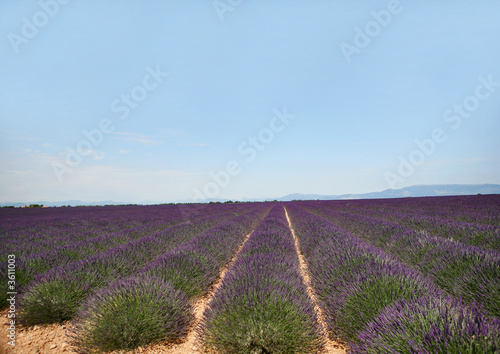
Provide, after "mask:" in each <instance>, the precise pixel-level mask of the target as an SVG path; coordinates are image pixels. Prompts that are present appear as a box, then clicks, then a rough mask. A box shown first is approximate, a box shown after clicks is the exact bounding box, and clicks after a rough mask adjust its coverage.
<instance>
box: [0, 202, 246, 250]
mask: <svg viewBox="0 0 500 354" xmlns="http://www.w3.org/2000/svg"><path fill="white" fill-rule="evenodd" d="M230 207H231V206H228V205H214V206H210V208H204V210H203V211H204V215H207V214H209V213H217V212H221V211H224V210H226V211H227V210H230V211H233V209H234V208H242V207H244V206H243V205H239V206H234V207H231V208H230ZM5 210H7V211H8V212H9V213H10V214H11V215H10V217H8V215H6V214H5ZM42 211H43V212H42V213H35V214H34V215H29V214H30V210H22V209H14V210H12V209H0V217H1V218H2V223H1V224H0V240H1V241H2V243H3V244H4V245H5V248H4V249H2V250H0V259H3V257H4V256H5V252H10V253H11V254H16V255H17V257H21V256H25V255H30V254H33V253H38V252H42V251H45V250H47V249H52V248H53V247H54V245H58V246H63V245H68V244H71V243H74V242H76V241H88V240H91V239H92V238H95V237H98V236H102V235H104V234H108V233H114V232H120V231H124V230H127V229H133V228H137V227H141V226H145V225H147V224H153V223H156V224H159V223H163V224H164V226H165V228H167V227H169V226H172V225H174V224H175V223H178V222H180V221H182V220H183V219H184V220H186V219H188V218H189V217H190V216H191V215H190V214H189V213H185V212H184V210H183V208H182V207H181V206H178V205H161V206H144V207H127V206H124V207H86V208H49V209H42ZM14 215H15V216H16V217H14Z"/></svg>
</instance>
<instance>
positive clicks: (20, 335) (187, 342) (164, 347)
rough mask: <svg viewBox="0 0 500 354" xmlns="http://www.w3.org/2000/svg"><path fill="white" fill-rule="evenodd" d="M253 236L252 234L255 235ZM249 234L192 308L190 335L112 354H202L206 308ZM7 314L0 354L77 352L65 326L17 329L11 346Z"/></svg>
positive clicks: (1, 330)
mask: <svg viewBox="0 0 500 354" xmlns="http://www.w3.org/2000/svg"><path fill="white" fill-rule="evenodd" d="M252 232H253V231H252ZM252 232H250V233H249V234H248V235H246V236H245V239H244V240H243V242H242V244H241V245H240V247H239V248H238V250H237V251H236V252H235V254H234V255H233V257H232V258H231V260H230V261H229V262H228V263H227V264H226V265H225V266H224V267H223V268H222V269H221V272H220V275H219V277H218V278H217V280H216V281H215V282H214V284H212V286H211V287H210V289H209V291H208V292H207V294H206V295H204V296H203V297H201V298H200V299H198V300H196V301H195V302H194V304H193V309H194V317H195V319H194V322H193V324H192V325H191V328H190V329H189V332H188V335H187V336H186V337H185V338H182V339H181V340H179V341H178V342H177V343H168V344H164V343H159V344H154V345H150V346H147V347H141V348H137V349H135V350H133V351H128V352H126V351H120V352H113V353H130V354H138V353H141V354H142V353H144V354H160V353H166V354H194V353H199V352H200V349H199V348H198V336H197V331H196V330H197V328H198V326H199V324H200V321H201V319H202V317H203V312H204V311H205V309H206V308H207V305H208V304H209V303H210V301H212V298H213V297H214V294H215V293H216V291H217V289H219V287H220V286H221V284H222V281H223V279H224V278H225V276H226V274H227V272H228V270H229V269H230V268H231V266H232V264H233V263H234V262H235V261H236V258H237V257H238V254H239V253H240V251H241V249H242V248H243V246H244V245H245V243H246V242H247V240H248V239H249V238H250V235H251V234H252ZM7 315H8V310H5V311H2V312H1V313H0V316H1V317H0V327H1V328H0V336H1V337H0V354H4V353H5V354H11V353H12V354H32V353H33V354H45V353H47V354H52V353H65V354H72V353H76V351H75V350H74V348H72V347H71V345H70V341H69V338H68V337H67V335H66V332H67V331H68V329H69V328H70V324H69V323H64V324H62V325H61V324H51V325H45V326H34V327H30V328H23V327H20V326H16V343H15V347H12V346H11V345H9V344H8V340H9V339H8V338H7V335H8V322H9V319H8V318H7Z"/></svg>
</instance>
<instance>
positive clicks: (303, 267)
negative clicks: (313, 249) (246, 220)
mask: <svg viewBox="0 0 500 354" xmlns="http://www.w3.org/2000/svg"><path fill="white" fill-rule="evenodd" d="M283 208H284V209H285V215H286V219H287V220H288V226H289V227H290V231H291V232H292V236H293V240H294V242H295V249H296V250H297V255H298V257H299V263H300V274H301V275H302V279H303V281H304V284H305V285H306V288H307V295H309V298H310V299H311V302H312V303H313V305H314V311H315V312H316V316H317V317H318V323H319V325H320V328H321V331H322V332H323V335H324V339H325V343H326V344H325V350H326V351H325V353H331V354H340V353H346V349H345V348H344V346H343V345H342V344H340V343H336V342H334V341H331V340H330V339H329V338H328V335H327V328H328V327H327V324H326V322H325V314H324V313H323V310H322V309H321V307H320V306H319V305H318V298H317V297H316V293H315V292H314V289H313V287H312V286H311V275H310V273H309V269H308V267H307V263H306V261H305V259H304V255H303V254H302V252H301V251H300V243H299V239H298V238H297V235H295V230H294V229H293V226H292V222H291V221H290V217H289V216H288V211H287V210H286V208H285V207H283Z"/></svg>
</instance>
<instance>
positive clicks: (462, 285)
mask: <svg viewBox="0 0 500 354" xmlns="http://www.w3.org/2000/svg"><path fill="white" fill-rule="evenodd" d="M302 206H303V207H304V208H306V209H308V210H311V211H312V212H314V213H316V214H317V215H320V216H322V217H324V218H326V219H328V220H329V221H331V222H332V223H334V224H335V225H337V226H339V227H342V228H344V229H346V230H348V231H350V232H352V233H353V234H355V235H357V236H359V237H360V238H362V239H364V240H367V241H368V242H370V243H371V244H373V245H375V246H377V247H380V248H381V249H383V250H384V251H385V252H387V253H389V254H392V255H393V256H395V257H398V258H399V259H401V260H402V261H403V262H405V263H406V264H408V265H411V266H412V267H414V268H416V269H418V270H419V271H420V272H422V273H423V274H425V275H426V276H429V277H431V278H432V279H433V281H434V282H435V283H436V284H438V285H439V286H440V288H442V289H443V290H445V291H446V292H447V293H449V294H450V295H451V296H453V297H455V298H457V299H463V300H464V301H465V302H467V303H469V304H473V303H475V304H477V305H478V306H481V307H484V309H485V310H486V311H487V312H488V313H489V314H490V315H492V316H496V317H499V318H500V254H499V253H498V252H496V251H489V250H484V249H482V248H478V247H475V246H471V245H466V244H463V243H461V242H458V241H456V240H452V239H447V238H441V237H438V236H433V235H429V234H426V233H421V232H416V231H415V230H413V229H409V228H405V227H402V226H400V225H398V224H396V223H392V222H388V221H384V220H379V219H375V218H372V217H368V216H363V215H358V214H351V213H345V212H339V211H335V210H333V209H330V208H316V207H312V206H311V203H303V204H302Z"/></svg>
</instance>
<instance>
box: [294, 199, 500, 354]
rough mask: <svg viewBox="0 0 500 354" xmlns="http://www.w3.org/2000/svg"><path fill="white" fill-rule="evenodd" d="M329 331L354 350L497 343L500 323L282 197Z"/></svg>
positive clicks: (493, 347)
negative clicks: (286, 201)
mask: <svg viewBox="0 0 500 354" xmlns="http://www.w3.org/2000/svg"><path fill="white" fill-rule="evenodd" d="M286 208H287V210H288V212H289V215H290V217H291V221H292V224H293V226H294V228H295V230H296V232H297V236H298V238H299V240H300V243H301V250H302V252H303V253H304V255H305V257H306V260H307V263H308V266H309V270H310V272H311V275H312V283H313V286H314V288H315V290H316V292H317V294H318V298H319V299H320V301H321V305H322V307H323V310H324V312H325V313H326V316H327V324H328V326H329V330H330V335H331V336H332V337H334V338H335V339H340V340H343V341H345V342H347V343H348V345H349V346H350V349H351V351H352V352H359V353H367V352H370V353H437V352H439V353H466V352H467V353H483V352H484V353H486V352H488V353H489V352H496V351H497V350H500V334H499V333H500V322H499V321H498V320H497V319H489V318H488V316H487V315H486V314H484V313H483V312H482V311H481V310H480V309H478V308H476V307H473V306H465V305H462V304H461V303H460V302H459V301H457V300H456V299H454V298H453V297H450V296H448V295H446V294H444V293H443V292H442V290H441V289H440V288H439V287H437V286H436V285H435V284H434V282H432V281H431V280H429V279H428V278H426V277H425V276H424V275H423V274H422V273H420V272H418V271H416V270H414V269H412V268H410V267H408V266H407V265H406V264H405V263H402V262H400V261H399V260H398V259H397V258H395V257H393V256H391V255H388V254H386V253H384V252H383V251H381V250H380V249H378V248H376V247H374V246H373V245H371V244H370V243H367V242H364V241H363V240H361V239H359V238H357V237H356V236H354V235H353V234H351V233H349V232H347V231H345V230H343V229H341V228H339V227H338V226H335V225H334V224H332V223H330V222H328V221H327V220H325V219H323V218H321V217H319V216H316V215H313V214H311V213H308V212H306V211H305V210H304V209H302V208H300V207H299V206H297V205H294V204H293V203H292V204H287V207H286Z"/></svg>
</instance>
